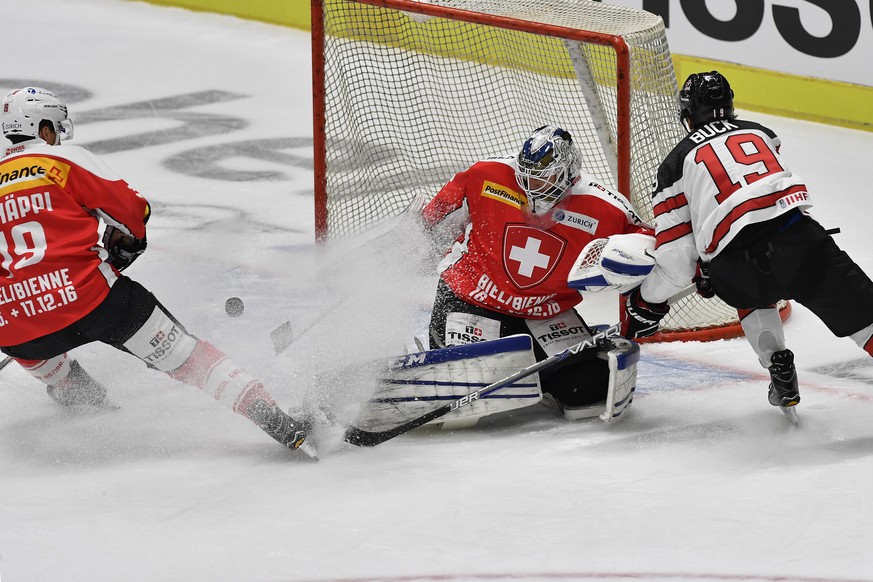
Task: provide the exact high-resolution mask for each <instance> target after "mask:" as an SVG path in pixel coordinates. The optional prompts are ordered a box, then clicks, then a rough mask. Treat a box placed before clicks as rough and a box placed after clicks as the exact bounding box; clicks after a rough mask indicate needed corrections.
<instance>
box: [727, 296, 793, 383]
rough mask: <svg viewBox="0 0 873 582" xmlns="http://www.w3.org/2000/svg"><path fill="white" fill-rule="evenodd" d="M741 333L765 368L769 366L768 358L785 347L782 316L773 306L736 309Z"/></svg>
mask: <svg viewBox="0 0 873 582" xmlns="http://www.w3.org/2000/svg"><path fill="white" fill-rule="evenodd" d="M737 313H738V315H739V317H740V323H741V325H742V326H743V333H745V334H746V339H747V340H749V344H750V345H751V346H752V349H753V350H755V354H757V356H758V361H759V362H760V363H761V366H763V367H765V368H769V367H770V363H771V362H770V360H771V358H772V357H773V354H774V353H775V352H778V351H781V350H784V349H785V332H784V330H783V328H782V318H781V317H779V310H778V309H776V308H775V307H773V308H767V309H753V310H745V309H743V310H737Z"/></svg>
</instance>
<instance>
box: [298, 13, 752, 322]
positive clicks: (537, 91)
mask: <svg viewBox="0 0 873 582" xmlns="http://www.w3.org/2000/svg"><path fill="white" fill-rule="evenodd" d="M391 3H392V0H382V1H381V4H387V5H391ZM416 4H419V5H420V4H424V3H423V2H405V3H404V2H399V3H397V5H398V6H400V7H403V8H406V9H407V10H406V11H403V10H398V9H392V8H386V7H383V6H379V7H377V6H371V5H366V4H362V3H358V2H355V1H352V0H324V2H323V21H324V33H325V34H324V46H323V47H318V46H317V47H314V49H313V50H316V51H323V52H322V54H323V56H324V72H323V78H324V115H325V121H324V132H325V140H326V141H325V151H324V152H323V153H324V155H325V160H324V161H325V164H326V170H327V172H326V185H325V192H324V195H325V197H324V200H325V201H326V206H325V208H324V209H323V210H324V211H325V212H326V216H327V221H326V231H325V232H322V233H320V235H322V236H324V237H326V238H336V237H341V236H344V235H348V234H352V233H356V232H360V231H363V230H366V229H368V228H369V227H371V226H372V225H373V224H374V223H376V222H378V221H381V220H383V219H384V218H386V217H389V216H393V215H397V214H399V213H401V212H402V211H403V210H405V209H406V208H407V207H409V206H410V204H411V203H412V202H413V201H414V200H416V198H417V197H419V196H421V197H423V198H425V199H429V198H430V197H432V196H433V195H434V194H436V192H437V191H438V190H439V188H440V187H441V186H442V185H443V184H445V183H446V182H447V181H448V180H449V179H450V178H451V177H452V175H454V174H455V173H456V172H458V171H461V170H463V169H465V168H467V167H468V166H469V165H470V164H472V163H473V162H475V161H477V160H480V159H482V158H485V157H488V156H494V155H514V154H515V153H516V152H517V150H518V148H519V147H520V144H521V143H522V142H523V140H524V138H525V137H526V136H527V135H528V134H530V132H531V131H532V130H533V129H535V128H537V127H539V126H541V125H545V124H555V125H559V126H561V127H563V128H565V129H567V130H568V131H569V132H570V133H571V135H572V136H573V138H574V142H576V143H577V144H579V145H580V149H581V151H582V165H583V168H585V170H586V171H588V172H589V173H591V174H593V175H594V176H595V177H597V178H598V179H599V180H601V181H603V182H604V183H607V184H611V185H613V186H616V187H617V185H618V179H617V176H616V172H617V168H618V167H620V166H619V164H620V160H619V159H618V158H619V154H618V152H617V148H616V145H615V144H616V141H617V133H616V127H617V116H618V113H617V111H618V109H617V104H618V92H617V88H616V87H617V83H616V78H617V72H618V71H617V68H616V67H617V65H616V62H617V60H616V54H615V51H614V49H613V48H612V47H611V46H608V45H603V44H597V43H593V42H576V41H569V40H566V39H564V38H561V37H560V36H550V35H548V34H544V33H543V32H542V30H540V31H539V32H537V28H538V27H540V28H541V25H543V24H545V25H555V26H561V27H567V28H571V29H574V30H587V31H592V32H597V33H604V34H608V35H620V36H621V37H622V38H624V40H625V41H626V43H627V45H628V50H629V55H630V63H631V64H630V71H629V72H622V74H626V75H628V76H629V78H630V81H631V100H630V112H631V121H630V171H629V184H630V187H629V190H630V191H629V192H626V194H628V195H629V196H630V198H631V200H632V201H633V203H634V205H635V206H636V207H637V208H638V209H639V210H640V212H641V214H642V215H643V216H644V217H645V218H647V219H651V217H652V214H651V202H650V200H651V184H652V181H653V179H654V175H655V172H656V170H657V167H658V165H659V164H660V162H661V160H662V159H663V158H664V157H665V156H666V154H667V153H668V152H669V151H670V150H671V149H672V148H673V146H674V145H675V144H676V143H677V142H678V141H679V140H680V139H681V138H682V137H683V136H684V135H685V132H684V130H683V129H682V127H681V125H680V124H679V122H678V119H677V98H676V92H677V85H676V79H675V75H674V72H673V64H672V60H671V57H670V51H669V48H668V45H667V39H666V36H665V31H664V25H663V22H662V20H661V19H660V17H658V16H655V15H653V14H651V13H648V12H645V11H642V10H637V9H632V8H627V7H622V6H615V5H609V4H602V3H600V2H594V1H589V0H490V1H483V0H431V1H429V2H427V4H429V5H432V6H439V7H444V8H453V9H459V10H463V11H467V12H472V13H477V14H478V15H491V16H498V17H508V18H512V19H516V20H517V21H518V23H517V26H516V27H515V28H514V29H507V28H502V27H498V26H494V25H489V24H473V23H469V22H463V21H460V20H455V19H452V18H443V17H433V18H431V17H427V16H424V15H421V14H415V13H413V12H412V10H411V9H410V6H413V7H414V6H415V5H416ZM525 29H527V30H525ZM528 30H529V31H528ZM735 319H736V318H735V312H734V310H732V309H730V308H729V307H727V306H726V305H724V304H723V303H721V302H718V301H706V302H703V301H701V300H700V299H699V298H697V297H696V296H690V297H688V298H687V299H684V300H682V301H681V302H679V303H678V304H676V305H675V306H673V308H672V310H671V314H670V316H668V319H667V320H666V321H665V329H668V330H685V329H695V328H712V327H717V326H721V325H724V324H727V323H730V322H731V321H735Z"/></svg>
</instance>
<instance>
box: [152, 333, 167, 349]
mask: <svg viewBox="0 0 873 582" xmlns="http://www.w3.org/2000/svg"><path fill="white" fill-rule="evenodd" d="M163 339H164V332H162V331H159V332H158V333H157V335H156V336H155V337H153V338H152V339H151V340H150V341H149V343H150V344H151V345H152V347H153V348H155V347H157V346H158V344H159V343H161V340H163Z"/></svg>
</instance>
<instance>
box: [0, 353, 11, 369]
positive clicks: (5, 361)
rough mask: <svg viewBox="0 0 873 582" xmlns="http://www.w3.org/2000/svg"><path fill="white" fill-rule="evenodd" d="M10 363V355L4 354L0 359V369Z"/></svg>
mask: <svg viewBox="0 0 873 582" xmlns="http://www.w3.org/2000/svg"><path fill="white" fill-rule="evenodd" d="M11 363H12V356H6V357H5V358H3V361H0V370H2V369H3V368H5V367H6V366H8V365H9V364H11Z"/></svg>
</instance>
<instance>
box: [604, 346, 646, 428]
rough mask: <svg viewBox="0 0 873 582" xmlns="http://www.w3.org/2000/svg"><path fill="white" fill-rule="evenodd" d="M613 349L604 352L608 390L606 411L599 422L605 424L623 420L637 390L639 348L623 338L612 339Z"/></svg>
mask: <svg viewBox="0 0 873 582" xmlns="http://www.w3.org/2000/svg"><path fill="white" fill-rule="evenodd" d="M612 343H613V348H612V349H610V350H609V351H608V352H606V357H607V362H608V363H609V388H608V390H607V393H606V410H605V411H604V412H603V414H601V415H600V420H602V421H603V422H606V423H610V422H615V421H617V420H620V419H621V418H624V413H625V412H626V411H627V409H628V408H629V407H630V405H631V403H632V402H633V401H634V392H635V391H636V389H637V364H638V362H639V361H640V346H639V344H637V343H636V342H632V341H630V340H626V339H624V338H613V339H612Z"/></svg>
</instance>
